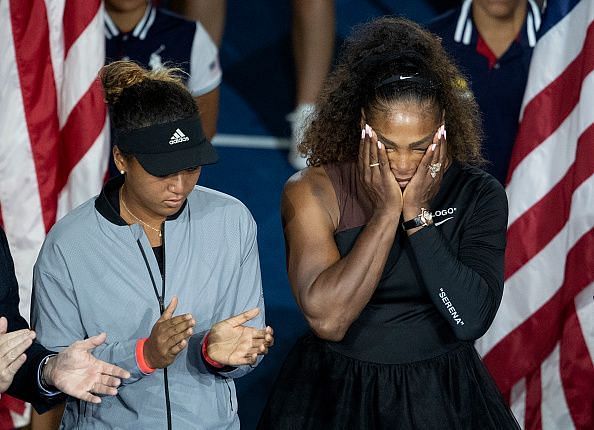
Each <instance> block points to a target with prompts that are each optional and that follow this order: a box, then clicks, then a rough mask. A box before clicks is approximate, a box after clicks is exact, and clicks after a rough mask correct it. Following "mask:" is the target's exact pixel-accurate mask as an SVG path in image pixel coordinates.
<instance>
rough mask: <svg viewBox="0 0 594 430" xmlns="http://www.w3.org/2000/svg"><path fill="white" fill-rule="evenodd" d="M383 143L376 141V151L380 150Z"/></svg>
mask: <svg viewBox="0 0 594 430" xmlns="http://www.w3.org/2000/svg"><path fill="white" fill-rule="evenodd" d="M382 146H384V145H383V143H381V142H380V141H379V140H378V141H377V147H378V149H382Z"/></svg>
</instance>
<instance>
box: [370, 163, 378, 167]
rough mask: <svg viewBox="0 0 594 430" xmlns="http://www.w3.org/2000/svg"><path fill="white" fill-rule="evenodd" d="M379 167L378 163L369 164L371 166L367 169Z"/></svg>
mask: <svg viewBox="0 0 594 430" xmlns="http://www.w3.org/2000/svg"><path fill="white" fill-rule="evenodd" d="M379 165H380V163H371V164H370V165H369V167H377V166H379Z"/></svg>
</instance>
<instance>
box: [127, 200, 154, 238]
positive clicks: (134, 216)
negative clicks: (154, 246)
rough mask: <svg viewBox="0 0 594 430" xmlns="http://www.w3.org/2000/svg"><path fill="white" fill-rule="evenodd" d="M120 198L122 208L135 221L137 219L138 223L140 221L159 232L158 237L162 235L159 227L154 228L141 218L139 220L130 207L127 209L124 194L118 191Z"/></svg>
mask: <svg viewBox="0 0 594 430" xmlns="http://www.w3.org/2000/svg"><path fill="white" fill-rule="evenodd" d="M120 200H121V201H122V205H124V209H126V212H128V213H129V214H130V215H131V216H132V218H134V219H135V220H136V221H138V222H139V223H141V224H142V225H143V226H145V227H148V228H150V229H151V230H153V231H155V232H157V233H159V237H162V233H161V229H158V228H155V227H153V226H152V225H149V224H147V223H146V222H144V221H143V220H141V219H140V218H138V217H137V216H136V215H134V214H133V213H132V212H131V211H130V209H128V206H126V202H125V201H124V195H123V194H122V193H121V192H120Z"/></svg>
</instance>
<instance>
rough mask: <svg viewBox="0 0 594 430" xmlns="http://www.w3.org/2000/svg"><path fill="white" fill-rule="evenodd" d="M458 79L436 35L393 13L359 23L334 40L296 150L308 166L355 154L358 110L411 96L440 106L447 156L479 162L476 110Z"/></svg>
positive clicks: (373, 110)
mask: <svg viewBox="0 0 594 430" xmlns="http://www.w3.org/2000/svg"><path fill="white" fill-rule="evenodd" d="M400 76H406V77H408V78H409V79H404V80H402V79H399V77H400ZM411 77H412V79H410V78H411ZM465 82H466V81H465V80H464V79H463V77H462V74H461V73H460V71H459V70H458V68H457V67H456V66H455V65H454V63H453V62H452V60H451V59H450V58H449V57H448V55H447V54H446V53H445V51H444V49H443V47H442V45H441V42H440V39H439V38H438V37H437V36H435V35H433V34H432V33H430V32H428V31H427V30H424V29H423V28H421V27H420V26H419V25H418V24H415V23H414V22H412V21H409V20H407V19H404V18H393V17H383V18H378V19H375V20H373V21H370V22H368V23H365V24H361V25H359V26H357V27H356V28H355V29H354V31H353V33H352V35H351V36H350V37H349V38H348V39H347V40H346V41H345V44H344V45H343V47H342V52H341V55H340V57H339V61H338V64H337V66H336V68H335V70H334V71H333V72H332V73H331V74H330V76H329V77H328V79H327V80H326V82H325V84H324V88H323V89H322V91H321V94H320V96H319V99H318V102H317V110H316V112H315V113H314V114H313V117H312V122H311V124H310V126H309V127H308V128H307V130H305V134H304V138H303V141H302V143H301V144H300V146H299V150H300V151H301V152H302V153H303V154H306V155H307V157H308V164H309V165H310V166H319V165H320V164H325V163H331V162H337V161H350V160H355V159H356V157H357V153H358V149H359V140H360V136H361V123H360V122H361V111H362V110H363V111H364V112H365V115H366V117H367V119H368V120H369V118H370V117H373V116H374V115H375V114H376V113H377V112H382V111H384V112H385V111H386V110H388V109H389V108H390V105H391V104H393V103H394V102H410V101H412V102H416V103H421V105H422V106H423V108H424V109H425V107H426V108H427V109H429V110H428V112H431V111H432V110H433V111H434V112H435V113H436V114H441V112H442V111H444V112H445V123H446V128H447V133H448V152H449V153H450V155H451V156H452V157H453V158H454V159H455V160H458V161H460V162H463V163H469V164H475V165H478V164H482V163H484V159H483V157H482V156H481V148H480V141H481V128H480V117H479V110H478V106H477V104H476V102H475V100H474V97H473V96H472V93H471V92H470V91H469V90H468V89H467V88H466V86H465Z"/></svg>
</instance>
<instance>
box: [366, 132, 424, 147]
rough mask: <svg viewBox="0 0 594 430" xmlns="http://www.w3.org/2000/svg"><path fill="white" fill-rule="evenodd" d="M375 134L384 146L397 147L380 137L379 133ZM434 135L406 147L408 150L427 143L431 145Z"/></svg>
mask: <svg viewBox="0 0 594 430" xmlns="http://www.w3.org/2000/svg"><path fill="white" fill-rule="evenodd" d="M375 133H376V134H377V137H378V139H379V140H380V141H381V142H382V143H384V144H386V143H387V144H388V145H390V146H393V147H396V146H398V145H396V144H395V143H394V142H392V141H391V140H389V139H386V138H385V137H384V136H382V135H381V134H380V133H378V132H377V131H376V132H375ZM434 135H435V132H431V133H430V134H428V135H427V136H425V137H424V138H422V139H421V140H417V141H416V142H412V143H410V144H409V145H408V147H409V148H413V149H414V148H416V147H420V146H423V145H425V144H426V143H427V141H429V143H431V142H432V141H433V136H434Z"/></svg>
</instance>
